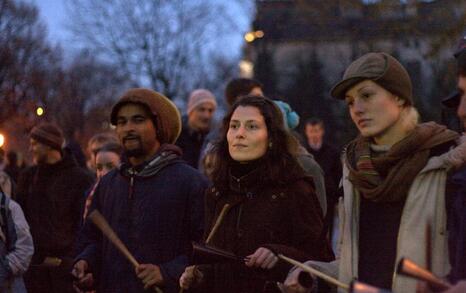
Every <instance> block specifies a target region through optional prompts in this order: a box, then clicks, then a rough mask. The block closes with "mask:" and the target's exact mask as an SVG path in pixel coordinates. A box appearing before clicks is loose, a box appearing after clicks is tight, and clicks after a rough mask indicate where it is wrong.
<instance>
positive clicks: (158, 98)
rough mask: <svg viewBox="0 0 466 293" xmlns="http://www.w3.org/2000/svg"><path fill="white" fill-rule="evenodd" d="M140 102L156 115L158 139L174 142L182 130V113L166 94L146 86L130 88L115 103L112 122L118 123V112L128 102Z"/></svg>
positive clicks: (111, 116)
mask: <svg viewBox="0 0 466 293" xmlns="http://www.w3.org/2000/svg"><path fill="white" fill-rule="evenodd" d="M130 103H133V104H140V105H143V106H144V107H146V108H147V109H148V110H149V111H150V113H152V115H154V117H155V122H156V125H155V126H156V128H157V134H158V135H159V137H158V139H159V141H160V142H161V143H174V142H175V141H176V139H177V138H178V136H179V135H180V132H181V115H180V112H179V110H178V108H177V107H176V105H175V104H174V103H173V102H172V101H170V100H169V99H168V98H167V97H165V96H164V95H162V94H160V93H158V92H156V91H153V90H150V89H145V88H132V89H129V90H128V91H127V92H126V93H124V94H123V96H121V97H120V99H119V100H118V102H117V103H116V104H115V105H113V107H112V112H111V114H110V122H111V123H112V124H113V125H116V123H117V114H118V111H119V110H120V108H121V107H122V106H123V105H126V104H130Z"/></svg>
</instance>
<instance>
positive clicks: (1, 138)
mask: <svg viewBox="0 0 466 293" xmlns="http://www.w3.org/2000/svg"><path fill="white" fill-rule="evenodd" d="M4 144H5V136H4V135H3V134H1V133H0V148H1V147H2V146H3V145H4Z"/></svg>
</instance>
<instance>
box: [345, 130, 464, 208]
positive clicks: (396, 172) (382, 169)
mask: <svg viewBox="0 0 466 293" xmlns="http://www.w3.org/2000/svg"><path fill="white" fill-rule="evenodd" d="M456 138H458V134H457V133H456V132H454V131H451V130H448V129H446V127H445V126H441V125H438V124H436V123H434V122H428V123H423V124H419V125H418V126H416V128H415V129H414V130H413V131H412V132H411V133H410V134H409V135H408V136H407V137H405V138H404V139H402V140H401V141H399V142H397V143H396V144H394V145H393V146H392V147H391V148H390V150H389V151H388V152H386V153H385V154H383V155H381V156H377V157H373V156H372V154H371V150H370V145H371V142H372V141H371V139H370V138H364V137H361V136H359V137H358V138H356V139H355V140H353V141H352V142H350V143H349V145H348V147H347V150H346V163H347V165H348V168H349V171H350V173H349V180H350V181H351V183H352V184H353V185H354V187H355V188H356V189H357V190H359V191H360V192H361V194H362V196H364V198H366V199H368V200H372V201H375V202H397V201H400V200H404V199H405V198H406V196H407V195H408V191H409V188H410V187H411V184H412V183H413V180H414V178H415V177H416V176H417V174H418V173H419V172H420V171H421V170H422V169H423V168H424V166H425V165H426V164H427V161H428V160H429V156H430V150H431V149H432V148H433V147H435V146H438V145H441V144H444V143H446V142H449V141H452V140H455V139H456Z"/></svg>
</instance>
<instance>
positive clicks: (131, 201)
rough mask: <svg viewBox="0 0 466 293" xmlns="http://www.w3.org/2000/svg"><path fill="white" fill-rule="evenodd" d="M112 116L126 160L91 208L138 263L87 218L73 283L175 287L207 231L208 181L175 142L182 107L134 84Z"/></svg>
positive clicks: (115, 292)
mask: <svg viewBox="0 0 466 293" xmlns="http://www.w3.org/2000/svg"><path fill="white" fill-rule="evenodd" d="M110 121H111V123H112V124H113V125H115V126H116V133H117V136H118V139H119V140H120V143H121V145H122V147H123V163H122V164H121V165H120V167H119V168H118V170H112V171H110V172H109V173H107V174H106V175H105V176H103V177H102V178H101V179H100V182H99V185H98V186H97V188H96V190H95V193H94V199H93V201H92V204H91V207H90V209H89V214H91V213H92V211H93V210H96V209H97V210H99V211H100V213H101V214H102V215H103V216H104V218H105V219H107V221H108V222H109V224H110V226H111V227H112V228H113V229H114V230H115V232H116V234H117V235H118V236H119V237H120V238H121V240H122V241H123V242H124V243H125V244H126V246H127V247H128V249H129V251H130V252H131V253H132V254H133V255H134V257H135V258H136V259H137V260H138V262H139V263H140V265H139V266H138V267H137V268H136V269H134V268H133V267H132V265H131V263H130V262H128V261H127V259H126V258H125V257H124V256H123V255H121V253H120V252H119V251H118V249H117V248H116V247H114V246H113V245H112V244H111V243H110V242H109V241H108V240H107V239H106V238H105V237H102V235H101V234H100V233H99V232H97V230H96V229H97V228H96V227H95V226H93V224H92V223H90V222H89V221H86V222H85V224H84V228H83V231H87V232H86V233H89V236H88V237H87V239H89V243H88V245H87V246H85V248H84V249H83V251H81V252H80V253H79V255H78V256H77V257H76V262H75V265H74V269H73V274H74V275H75V277H77V278H78V281H76V282H75V285H76V286H77V287H78V288H82V289H83V290H84V289H86V288H94V289H97V291H98V292H112V293H119V292H121V293H123V292H134V293H137V292H141V293H142V292H146V291H145V290H146V289H148V288H151V287H154V286H156V287H158V288H159V289H161V290H163V292H165V293H171V292H178V278H179V277H180V275H181V273H182V272H183V271H184V268H185V267H186V266H187V265H188V260H189V257H188V255H189V254H190V250H191V242H192V241H198V240H200V239H201V237H202V234H203V217H204V212H203V211H204V209H203V196H204V191H205V189H206V188H207V180H206V179H205V178H204V177H203V176H202V175H201V174H200V173H199V172H198V171H197V170H195V169H194V168H191V167H190V166H188V165H187V164H186V163H185V162H184V161H183V160H182V159H181V150H180V149H179V148H178V147H177V146H175V145H174V143H175V141H176V139H177V138H178V136H179V134H180V131H181V118H180V113H179V111H178V109H177V108H176V106H175V104H173V103H172V102H171V101H170V100H169V99H168V98H166V97H165V96H163V95H162V94H160V93H158V92H155V91H153V90H150V89H145V88H133V89H129V90H128V91H126V92H125V93H124V94H123V95H122V96H121V97H120V98H119V99H118V101H117V102H116V103H115V105H113V108H112V111H111V115H110ZM93 235H94V236H93ZM95 235H97V236H95ZM84 237H85V236H84ZM94 280H95V282H94ZM151 290H153V289H151Z"/></svg>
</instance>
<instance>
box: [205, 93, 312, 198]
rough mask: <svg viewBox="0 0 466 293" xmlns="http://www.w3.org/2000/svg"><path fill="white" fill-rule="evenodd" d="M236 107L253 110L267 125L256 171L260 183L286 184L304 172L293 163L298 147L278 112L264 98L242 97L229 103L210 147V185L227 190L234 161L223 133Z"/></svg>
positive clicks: (272, 104) (225, 135)
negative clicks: (264, 149)
mask: <svg viewBox="0 0 466 293" xmlns="http://www.w3.org/2000/svg"><path fill="white" fill-rule="evenodd" d="M240 106H241V107H247V106H250V107H255V108H257V109H258V110H259V111H260V113H261V115H262V116H263V117H264V121H265V124H266V126H267V133H268V138H269V148H268V149H267V152H266V153H265V155H264V156H263V157H262V158H261V159H260V160H261V166H260V168H262V169H263V172H262V174H263V176H262V175H261V181H262V182H261V184H272V185H276V184H286V183H288V182H290V180H292V179H295V178H298V177H302V176H303V175H304V171H303V170H302V168H301V166H300V165H299V163H298V162H297V161H296V153H297V151H298V146H299V144H298V141H297V140H296V138H294V137H293V136H292V135H291V134H290V133H289V132H288V131H287V130H286V129H285V127H284V124H283V116H282V113H281V111H280V109H279V108H278V107H277V106H276V105H275V104H274V103H273V102H272V100H270V99H268V98H265V97H259V96H245V97H243V98H241V99H240V100H239V101H237V102H236V103H235V104H233V106H232V107H231V109H230V111H229V112H228V114H227V115H226V116H225V118H223V123H222V130H221V136H220V139H219V140H218V141H217V142H215V144H214V148H213V152H214V156H215V159H214V160H213V166H212V172H211V173H210V174H211V176H210V177H211V179H212V181H213V183H214V185H215V186H216V187H217V188H219V189H221V190H226V189H228V184H229V175H230V169H231V166H232V164H233V163H234V160H233V159H232V157H231V156H230V152H229V150H228V141H227V132H228V129H229V125H230V119H231V116H232V115H233V112H235V110H236V109H237V108H238V107H240ZM270 143H271V144H270Z"/></svg>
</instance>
